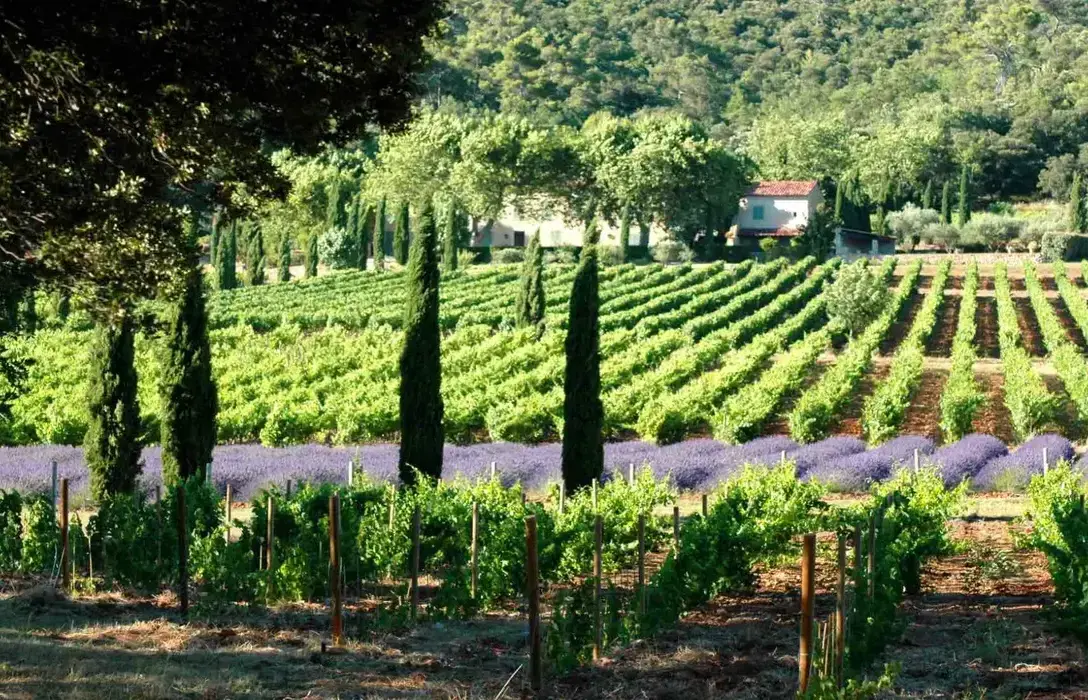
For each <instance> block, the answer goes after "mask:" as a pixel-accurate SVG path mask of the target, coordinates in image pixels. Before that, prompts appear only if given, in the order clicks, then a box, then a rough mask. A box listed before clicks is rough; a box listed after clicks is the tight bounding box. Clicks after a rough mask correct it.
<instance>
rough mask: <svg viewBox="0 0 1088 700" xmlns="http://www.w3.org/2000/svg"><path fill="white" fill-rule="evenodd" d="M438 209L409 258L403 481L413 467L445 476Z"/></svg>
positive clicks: (427, 210) (426, 215)
mask: <svg viewBox="0 0 1088 700" xmlns="http://www.w3.org/2000/svg"><path fill="white" fill-rule="evenodd" d="M437 238H438V236H437V232H436V230H435V224H434V208H433V206H432V205H431V203H430V202H427V203H426V204H424V206H423V210H422V211H421V212H420V214H419V230H418V231H417V233H416V236H415V240H414V241H413V242H412V250H411V255H410V256H409V258H410V259H409V261H408V274H407V280H408V289H407V306H406V308H405V314H404V346H403V348H402V350H401V355H400V459H399V460H398V463H397V468H398V471H399V473H400V478H401V481H403V482H404V483H406V484H411V483H414V482H415V473H414V472H413V470H412V468H413V467H414V468H415V469H417V470H419V472H420V473H421V474H424V475H426V476H430V477H432V478H435V479H437V478H440V477H441V476H442V446H443V442H444V441H445V438H444V432H443V429H442V414H443V405H442V361H441V356H440V350H441V345H440V336H439V328H438V278H439V273H438V251H437V243H438V241H437Z"/></svg>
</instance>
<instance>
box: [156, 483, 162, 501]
mask: <svg viewBox="0 0 1088 700" xmlns="http://www.w3.org/2000/svg"><path fill="white" fill-rule="evenodd" d="M155 503H162V486H156V487H155Z"/></svg>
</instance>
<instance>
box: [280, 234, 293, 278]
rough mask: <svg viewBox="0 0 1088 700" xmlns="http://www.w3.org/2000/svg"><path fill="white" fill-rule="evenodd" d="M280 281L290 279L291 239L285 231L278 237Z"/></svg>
mask: <svg viewBox="0 0 1088 700" xmlns="http://www.w3.org/2000/svg"><path fill="white" fill-rule="evenodd" d="M279 277H280V282H290V281H291V239H290V238H288V237H287V234H286V233H285V234H284V235H283V236H282V237H281V238H280V275H279Z"/></svg>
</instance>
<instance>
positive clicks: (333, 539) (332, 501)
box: [329, 493, 344, 646]
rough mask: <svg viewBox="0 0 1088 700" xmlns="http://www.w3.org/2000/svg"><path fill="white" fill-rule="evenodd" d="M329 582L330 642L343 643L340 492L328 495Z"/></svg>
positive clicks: (337, 644) (338, 644)
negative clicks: (330, 600) (330, 594)
mask: <svg viewBox="0 0 1088 700" xmlns="http://www.w3.org/2000/svg"><path fill="white" fill-rule="evenodd" d="M329 584H330V586H331V588H332V643H333V644H335V645H336V646H340V645H341V644H343V643H344V620H343V615H342V612H341V605H340V588H341V582H340V494H338V493H334V494H332V495H331V496H329Z"/></svg>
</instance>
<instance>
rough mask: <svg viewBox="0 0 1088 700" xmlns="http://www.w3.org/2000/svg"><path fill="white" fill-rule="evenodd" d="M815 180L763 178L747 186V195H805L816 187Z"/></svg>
mask: <svg viewBox="0 0 1088 700" xmlns="http://www.w3.org/2000/svg"><path fill="white" fill-rule="evenodd" d="M816 185H817V183H816V181H815V180H763V181H762V182H758V183H756V184H755V185H753V186H751V187H749V188H748V191H747V192H745V195H746V196H748V197H807V196H808V195H809V194H811V193H812V190H814V189H816Z"/></svg>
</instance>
